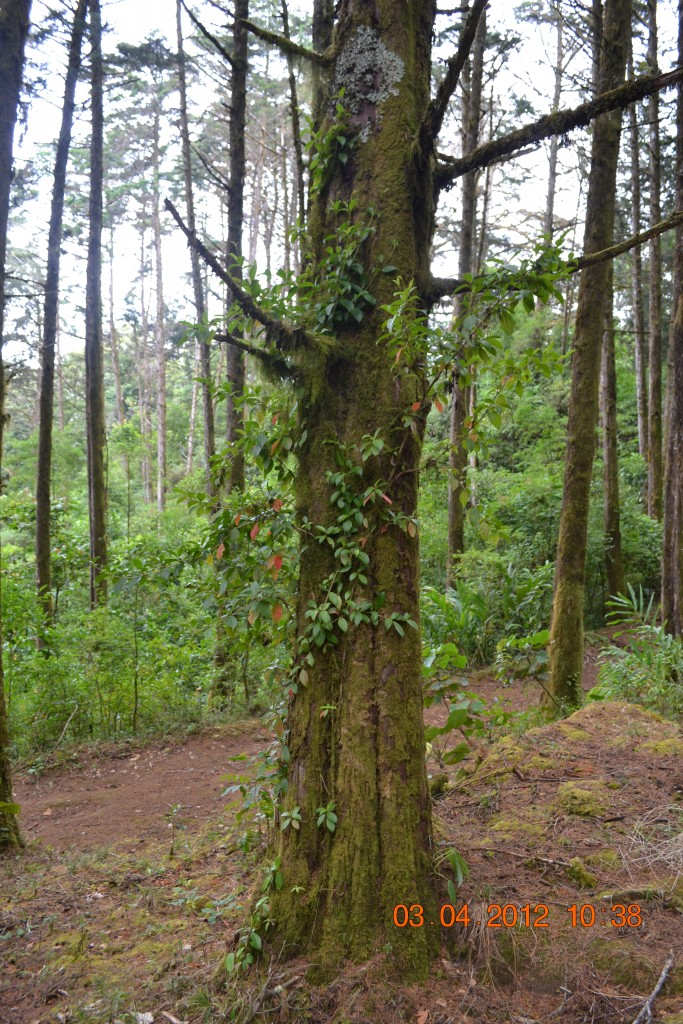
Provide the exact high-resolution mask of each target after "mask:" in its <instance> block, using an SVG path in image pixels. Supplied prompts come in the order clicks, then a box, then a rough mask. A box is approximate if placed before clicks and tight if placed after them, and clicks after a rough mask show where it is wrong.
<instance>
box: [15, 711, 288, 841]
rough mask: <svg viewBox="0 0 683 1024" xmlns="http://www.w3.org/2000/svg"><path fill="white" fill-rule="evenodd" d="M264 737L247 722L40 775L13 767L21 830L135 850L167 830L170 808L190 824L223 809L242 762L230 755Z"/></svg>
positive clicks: (83, 759)
mask: <svg viewBox="0 0 683 1024" xmlns="http://www.w3.org/2000/svg"><path fill="white" fill-rule="evenodd" d="M267 741H268V737H267V736H266V734H265V731H264V729H263V728H262V727H261V726H260V725H259V723H258V722H256V721H250V722H246V723H239V724H237V725H235V724H233V725H230V726H223V727H220V728H216V729H214V730H211V731H209V732H206V731H204V732H202V733H200V734H198V735H196V736H191V737H189V738H187V739H185V740H182V739H172V740H169V741H160V742H159V741H157V742H156V743H154V744H152V745H151V746H146V747H128V748H124V749H117V750H114V751H112V752H110V753H104V754H102V753H98V754H91V755H87V754H83V755H82V756H80V757H79V759H78V760H77V761H76V762H75V763H71V764H69V765H68V766H64V767H61V768H56V769H51V770H49V771H47V772H46V773H45V774H44V775H42V776H40V777H38V778H32V777H31V776H30V775H29V774H27V773H25V772H24V773H18V774H17V776H16V778H15V796H16V799H17V802H18V803H19V804H20V805H21V807H22V814H21V827H22V831H23V833H24V835H25V837H26V839H28V840H32V839H40V840H42V841H43V842H44V843H47V844H48V845H50V846H52V847H54V849H55V850H57V851H60V852H61V851H65V850H69V849H74V848H77V849H88V848H92V847H94V846H110V845H116V846H123V847H124V848H128V849H129V850H132V849H133V848H134V846H135V844H137V843H144V842H146V841H148V840H150V839H152V838H156V839H160V838H162V837H163V836H165V835H168V831H169V828H170V825H169V818H168V815H169V812H170V810H171V808H172V807H178V805H180V806H179V807H178V811H177V820H178V821H182V823H183V824H184V825H190V826H191V825H192V824H193V823H195V824H196V823H199V822H203V821H205V820H206V819H207V818H208V817H209V816H210V815H212V814H216V813H217V812H218V811H220V809H221V807H223V806H224V805H225V804H226V803H227V802H228V798H226V797H222V796H221V793H222V792H223V790H224V789H225V787H226V785H228V783H227V782H226V780H225V776H226V775H228V774H237V773H239V772H240V771H241V770H242V768H243V766H242V765H241V763H240V762H237V763H235V762H234V761H231V759H232V758H234V757H236V756H238V755H240V754H254V753H256V752H257V751H258V750H261V749H263V747H264V745H265V744H266V743H267Z"/></svg>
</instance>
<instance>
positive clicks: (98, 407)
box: [85, 0, 107, 608]
mask: <svg viewBox="0 0 683 1024" xmlns="http://www.w3.org/2000/svg"><path fill="white" fill-rule="evenodd" d="M88 6H89V11H90V43H91V47H92V53H91V77H90V85H91V111H92V130H91V131H92V134H91V141H90V198H89V233H88V261H87V267H86V296H85V392H86V396H85V401H86V431H87V442H88V504H89V512H90V607H91V608H95V607H97V606H98V605H101V604H105V603H106V600H107V582H106V576H105V573H106V568H107V524H106V519H107V491H106V477H105V467H104V456H105V417H104V374H103V366H102V146H103V121H104V118H103V110H102V78H103V72H102V23H101V14H100V2H99V0H88Z"/></svg>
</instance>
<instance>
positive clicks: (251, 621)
mask: <svg viewBox="0 0 683 1024" xmlns="http://www.w3.org/2000/svg"><path fill="white" fill-rule="evenodd" d="M247 622H248V623H249V625H250V626H253V625H254V623H255V622H256V609H255V608H250V609H249V614H248V615H247Z"/></svg>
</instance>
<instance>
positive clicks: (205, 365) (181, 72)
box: [176, 0, 216, 497]
mask: <svg viewBox="0 0 683 1024" xmlns="http://www.w3.org/2000/svg"><path fill="white" fill-rule="evenodd" d="M176 29H177V37H178V86H179V92H180V137H181V140H182V145H183V177H184V182H185V205H186V207H187V224H188V227H189V228H190V229H191V230H192V231H195V230H196V228H195V212H194V195H193V192H192V156H191V150H190V127H189V119H188V115H187V76H186V72H185V50H184V47H183V26H182V4H181V0H177V4H176ZM190 260H191V267H192V291H193V294H194V305H195V310H196V313H197V323H198V324H201V323H203V322H204V320H205V317H206V302H205V298H204V287H203V283H202V273H201V268H200V266H199V256H198V255H197V253H196V252H195V250H194V249H192V248H191V249H190ZM198 356H199V367H198V369H199V376H200V377H201V381H202V385H201V386H202V409H203V412H204V472H205V479H206V493H207V495H208V496H209V497H213V494H214V484H213V479H212V475H211V460H212V459H213V457H214V455H215V454H216V427H215V422H214V415H213V401H212V398H211V348H210V346H209V344H208V342H207V341H206V340H205V339H204V338H203V337H202V338H200V339H199V341H198ZM192 402H193V406H192V407H193V409H195V408H196V396H195V388H193V391H192ZM190 424H191V429H190V442H189V443H188V467H189V468H188V472H190V469H191V468H192V448H193V439H194V416H192V417H191V420H190Z"/></svg>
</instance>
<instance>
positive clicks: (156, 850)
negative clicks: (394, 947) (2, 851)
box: [0, 649, 683, 1024]
mask: <svg viewBox="0 0 683 1024" xmlns="http://www.w3.org/2000/svg"><path fill="white" fill-rule="evenodd" d="M595 654H596V652H595V650H592V649H589V650H588V651H587V658H586V678H585V683H586V685H587V687H589V686H591V685H592V684H593V682H594V678H595ZM471 687H472V689H473V690H476V691H477V692H480V693H481V694H482V696H484V697H485V698H486V699H487V700H491V699H493V698H494V697H498V699H499V700H500V701H501V702H502V703H503V704H504V705H506V706H507V707H508V709H509V710H510V711H511V712H512V713H513V717H512V719H511V724H512V725H514V724H515V722H518V727H516V728H514V730H513V731H512V732H510V733H509V734H508V735H507V736H505V737H504V738H503V739H499V740H498V741H497V742H496V743H494V744H492V745H490V746H487V748H486V749H481V748H480V749H479V750H478V755H479V756H478V757H472V758H470V759H469V760H468V761H466V762H465V766H466V769H467V774H466V776H465V777H464V778H462V777H461V778H460V779H457V780H456V777H455V771H456V770H455V769H449V774H450V784H449V785H448V786H447V788H446V789H445V791H444V792H443V794H442V795H441V796H440V797H438V798H437V800H436V801H435V828H436V838H437V841H438V842H439V844H440V848H443V849H444V850H446V849H448V848H451V847H453V848H455V849H457V850H458V851H459V853H460V854H461V855H462V856H463V857H464V859H465V861H466V863H467V865H468V866H469V869H470V873H469V877H468V878H467V879H466V880H465V881H464V882H463V884H462V886H461V888H460V890H459V893H458V899H459V902H458V904H457V907H458V909H460V906H461V902H460V901H466V902H467V904H468V911H469V917H470V923H469V925H468V926H467V927H465V926H464V925H463V924H462V923H456V924H455V925H454V927H452V928H450V929H448V930H444V945H443V948H442V955H441V957H440V959H439V960H438V961H437V963H436V964H435V966H434V969H433V971H432V976H431V978H430V981H429V983H428V984H427V985H424V986H403V985H400V984H398V983H395V984H392V985H391V986H389V987H388V986H387V980H388V966H387V963H386V957H387V954H386V952H384V951H383V952H380V953H378V954H377V956H376V957H375V958H374V959H373V960H372V961H370V963H369V964H364V965H362V966H360V967H357V968H349V969H348V970H347V971H346V972H345V973H344V974H343V975H342V976H341V977H340V978H339V979H338V980H337V981H336V982H335V983H334V984H332V985H329V986H326V987H320V988H317V989H316V988H312V987H310V986H307V985H306V984H305V983H304V981H303V975H304V973H305V967H306V965H305V964H302V963H295V964H290V965H286V966H285V965H282V966H281V967H278V966H277V965H275V966H272V967H271V969H270V974H269V976H268V978H266V977H265V975H264V976H263V977H261V978H259V980H258V981H257V982H255V983H252V986H251V989H249V988H245V989H243V992H242V999H241V1002H240V1001H239V999H240V993H239V992H238V991H236V990H235V989H234V988H233V989H232V990H231V991H230V990H228V991H227V992H226V991H225V990H223V989H222V986H221V984H220V981H221V980H224V979H225V973H224V971H223V968H222V966H221V965H222V961H223V960H224V958H225V955H226V953H227V951H228V950H229V948H230V947H231V944H232V942H233V940H234V935H235V931H236V929H237V928H238V927H239V926H240V924H241V922H242V920H243V915H244V908H245V907H248V905H249V900H250V895H251V892H252V889H253V886H254V884H256V883H257V882H258V881H259V880H260V878H261V869H262V867H263V857H262V855H261V854H259V852H258V851H253V852H252V853H248V854H245V853H244V852H243V850H242V849H241V848H240V847H239V846H238V840H239V837H240V835H241V834H242V832H243V830H244V825H243V823H242V824H240V823H238V822H236V820H235V814H236V810H237V808H238V804H237V803H236V802H235V801H234V800H232V801H230V800H229V798H227V797H223V796H222V795H221V794H222V792H223V790H224V789H225V787H226V785H227V784H228V783H227V782H226V776H227V775H229V774H237V775H243V774H244V773H245V771H247V770H248V769H247V768H246V767H245V765H244V764H243V763H240V762H239V761H237V762H234V761H233V762H232V763H231V759H234V758H236V757H239V756H240V755H244V754H246V755H250V754H254V753H256V752H257V751H259V750H261V749H263V747H264V746H265V744H266V742H267V740H268V737H267V736H266V734H265V731H264V728H263V726H262V725H261V724H260V723H259V722H257V721H255V720H251V721H247V722H242V723H232V724H229V725H223V726H216V727H213V728H211V729H207V730H204V731H202V732H199V733H196V734H194V735H192V736H190V737H177V738H172V739H166V740H165V741H163V742H161V741H156V742H151V743H149V742H148V743H146V744H142V743H141V742H140V743H126V744H117V745H111V746H108V747H103V746H100V747H98V748H97V749H96V750H78V751H74V752H72V753H70V754H68V755H63V756H62V757H61V758H60V759H57V760H58V763H54V764H51V765H50V766H44V770H43V771H41V772H36V771H35V770H34V771H33V772H29V771H27V770H24V771H20V772H19V773H18V775H17V787H16V789H17V798H18V801H19V802H20V803H21V805H22V818H21V820H22V826H23V830H24V835H25V838H26V840H27V847H26V849H25V850H24V851H23V852H22V853H21V854H19V855H18V856H11V857H5V858H4V859H3V860H2V861H0V1024H69V1022H73V1024H77V1022H81V1024H114V1022H121V1024H177V1022H179V1021H203V1022H206V1024H217V1022H218V1021H228V1020H232V1019H237V1020H247V1019H248V1020H252V1019H253V1020H255V1021H272V1020H275V1021H281V1022H286V1021H302V1022H303V1021H308V1022H310V1024H323V1022H327V1021H334V1022H336V1024H361V1022H362V1024H399V1022H401V1024H402V1022H411V1024H412V1022H414V1024H471V1022H477V1024H494V1022H496V1024H497V1022H500V1024H533V1022H541V1021H543V1022H549V1024H554V1022H555V1021H557V1022H559V1024H632V1022H633V1021H635V1019H636V1017H637V1015H638V1013H639V1011H640V1009H641V1007H643V1003H644V999H645V998H646V997H647V996H648V995H649V994H650V993H651V992H652V991H653V989H654V987H655V985H656V983H657V980H658V978H659V977H660V975H661V972H662V970H663V968H664V966H665V964H666V962H667V960H668V957H669V953H670V951H672V950H673V951H674V953H675V954H677V955H678V961H677V962H675V963H674V965H673V966H672V968H671V970H670V972H669V976H668V980H667V982H666V984H665V986H664V988H663V990H662V992H661V994H660V995H659V996H658V998H657V1000H656V1002H655V1003H654V1008H653V1020H655V1021H657V1022H661V1024H683V736H682V734H681V731H680V730H679V729H678V728H677V727H676V726H674V725H672V724H671V723H669V722H665V721H663V720H662V719H660V718H658V717H657V716H654V715H651V714H648V713H647V712H645V711H643V710H642V709H640V708H638V707H635V706H630V705H625V704H593V705H588V706H587V707H585V708H584V709H582V710H581V711H579V712H577V714H575V715H573V716H572V717H571V718H569V719H566V720H564V721H562V722H558V723H555V724H552V725H545V726H541V727H536V728H526V730H525V731H521V728H522V727H523V726H525V725H527V724H528V721H527V717H525V716H526V713H527V712H528V710H529V709H530V708H533V706H534V705H535V704H536V702H537V699H538V693H537V691H535V690H534V689H533V688H531V687H528V688H524V689H522V688H521V687H520V686H513V687H509V688H505V689H502V688H501V686H500V684H499V683H498V682H497V681H496V680H494V679H492V678H491V677H490V676H488V675H487V674H486V673H473V674H472V675H471ZM438 715H439V711H438V710H435V709H432V710H431V711H430V712H429V717H431V720H432V721H437V720H438ZM434 754H435V757H433V759H432V762H431V763H430V766H429V767H430V773H431V774H432V775H438V774H439V772H440V771H441V766H440V765H439V764H438V756H436V755H438V752H437V751H435V752H434ZM448 902H449V901H448V897H447V896H446V895H445V889H444V898H443V903H444V904H446V903H448ZM619 904H623V905H624V908H625V911H624V923H623V926H615V925H612V924H611V921H612V920H614V919H615V917H616V918H617V919H618V920H620V919H621V915H620V913H619V911H612V909H611V908H612V907H613V906H615V905H619ZM496 905H499V906H500V907H501V913H500V914H498V912H497V911H496V909H495V906H496ZM574 905H576V908H577V909H576V910H575V912H574V913H575V914H576V915H577V917H576V923H574V922H573V918H572V913H571V912H570V911H569V909H568V908H570V907H572V906H574ZM582 906H583V907H585V909H584V911H583V915H581V911H580V909H579V908H581V907H582ZM636 906H637V907H638V908H639V909H638V910H636V909H634V908H635V907H636ZM503 907H506V908H507V909H506V910H505V918H503V910H502V908H503ZM524 908H526V909H524ZM629 911H630V915H631V916H629ZM444 913H445V914H446V916H448V913H449V912H448V911H445V912H444ZM593 914H594V915H595V918H594V920H593V917H592V915H593ZM515 918H516V924H515V921H514V919H515ZM582 918H583V924H582V923H581V921H582ZM511 925H514V926H511ZM424 926H425V927H438V924H437V925H430V923H429V922H425V925H424ZM546 926H547V927H546ZM254 984H255V985H256V987H255V988H254ZM250 1006H251V1012H250V1010H249V1007H250ZM233 1010H234V1011H235V1017H234V1018H233V1016H232V1011H233ZM645 1019H647V1018H646V1017H644V1018H643V1020H645Z"/></svg>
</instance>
